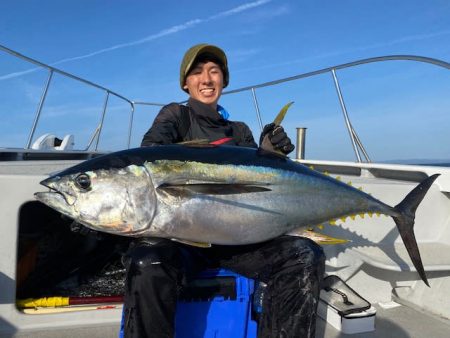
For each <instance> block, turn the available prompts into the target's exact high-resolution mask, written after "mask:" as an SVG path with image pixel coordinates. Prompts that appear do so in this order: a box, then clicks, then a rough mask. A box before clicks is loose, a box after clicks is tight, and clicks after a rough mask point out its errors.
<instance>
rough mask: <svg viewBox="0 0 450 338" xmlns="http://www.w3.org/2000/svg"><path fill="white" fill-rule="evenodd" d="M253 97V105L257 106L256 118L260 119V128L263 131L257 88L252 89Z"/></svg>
mask: <svg viewBox="0 0 450 338" xmlns="http://www.w3.org/2000/svg"><path fill="white" fill-rule="evenodd" d="M252 95H253V104H254V105H255V110H256V117H257V118H258V122H259V127H260V128H261V131H262V130H263V123H262V119H261V112H260V111H259V105H258V100H257V99H256V92H255V88H252Z"/></svg>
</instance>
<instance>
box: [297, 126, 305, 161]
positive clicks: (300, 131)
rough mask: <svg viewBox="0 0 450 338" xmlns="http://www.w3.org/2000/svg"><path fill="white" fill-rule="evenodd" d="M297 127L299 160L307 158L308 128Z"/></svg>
mask: <svg viewBox="0 0 450 338" xmlns="http://www.w3.org/2000/svg"><path fill="white" fill-rule="evenodd" d="M296 129H297V146H296V147H295V148H296V158H297V160H304V159H305V141H306V128H296Z"/></svg>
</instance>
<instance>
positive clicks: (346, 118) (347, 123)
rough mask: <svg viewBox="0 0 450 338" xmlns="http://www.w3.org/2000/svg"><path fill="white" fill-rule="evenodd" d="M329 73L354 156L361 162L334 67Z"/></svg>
mask: <svg viewBox="0 0 450 338" xmlns="http://www.w3.org/2000/svg"><path fill="white" fill-rule="evenodd" d="M331 74H332V75H333V80H334V86H335V87H336V92H337V95H338V98H339V103H340V105H341V109H342V113H343V114H344V120H345V124H346V125H347V130H348V134H349V135H350V139H351V141H352V146H353V150H354V151H355V155H356V158H357V159H358V162H359V163H361V162H362V161H361V156H360V155H359V151H358V148H357V145H356V141H355V134H354V131H353V127H352V125H351V123H350V119H349V118H348V113H347V108H346V107H345V102H344V98H343V97H342V92H341V87H340V86H339V81H338V79H337V76H336V71H335V69H334V68H332V69H331Z"/></svg>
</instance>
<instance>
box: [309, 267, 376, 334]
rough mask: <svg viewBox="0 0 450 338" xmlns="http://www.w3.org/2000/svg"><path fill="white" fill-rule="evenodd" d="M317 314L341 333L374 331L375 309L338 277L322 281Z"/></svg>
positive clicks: (329, 277)
mask: <svg viewBox="0 0 450 338" xmlns="http://www.w3.org/2000/svg"><path fill="white" fill-rule="evenodd" d="M317 313H318V315H319V317H321V318H322V319H324V320H326V321H327V322H328V324H330V325H332V326H333V327H335V328H336V329H337V330H339V331H341V332H342V333H346V334H352V333H360V332H369V331H374V330H375V315H376V309H375V308H374V307H372V306H371V305H370V303H369V302H368V301H367V300H365V299H364V298H362V297H361V296H360V295H359V294H357V293H356V292H355V291H354V290H353V289H352V288H350V287H349V286H348V285H347V284H345V282H344V281H343V280H342V279H340V278H339V277H338V276H334V275H331V276H328V277H326V278H325V279H324V283H323V288H322V290H321V291H320V301H319V307H318V310H317Z"/></svg>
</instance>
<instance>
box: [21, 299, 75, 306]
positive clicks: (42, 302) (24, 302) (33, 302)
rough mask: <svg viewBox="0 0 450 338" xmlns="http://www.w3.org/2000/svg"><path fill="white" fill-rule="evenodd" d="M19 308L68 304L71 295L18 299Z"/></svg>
mask: <svg viewBox="0 0 450 338" xmlns="http://www.w3.org/2000/svg"><path fill="white" fill-rule="evenodd" d="M16 304H17V307H19V308H37V307H57V306H68V305H69V297H44V298H27V299H18V300H17V301H16Z"/></svg>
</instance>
